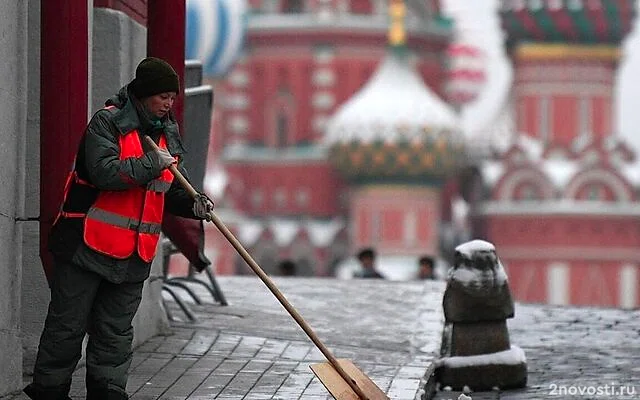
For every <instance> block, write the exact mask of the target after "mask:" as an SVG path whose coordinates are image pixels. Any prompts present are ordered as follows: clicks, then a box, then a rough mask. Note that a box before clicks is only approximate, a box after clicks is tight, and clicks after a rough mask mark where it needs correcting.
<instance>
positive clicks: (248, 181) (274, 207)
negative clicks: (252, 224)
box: [227, 161, 344, 217]
mask: <svg viewBox="0 0 640 400" xmlns="http://www.w3.org/2000/svg"><path fill="white" fill-rule="evenodd" d="M227 171H228V173H229V176H230V179H231V181H232V182H243V184H242V185H239V184H238V185H233V184H232V186H231V193H230V194H231V196H232V198H233V201H234V204H235V205H236V206H237V207H239V208H240V209H242V210H244V211H245V212H247V213H248V214H249V215H265V214H268V215H281V216H285V215H314V216H319V217H334V216H336V215H341V214H342V213H343V211H344V210H343V205H342V204H341V202H340V196H339V193H340V192H341V191H342V190H343V188H344V184H343V182H342V180H341V179H340V178H339V177H338V175H337V174H336V173H335V172H334V170H333V168H332V167H331V166H330V165H329V164H328V163H327V162H324V161H323V162H308V161H306V162H304V163H302V164H297V166H296V164H292V163H285V164H279V163H271V164H259V165H258V164H254V165H251V164H245V165H239V164H228V165H227ZM278 190H281V191H283V192H284V198H285V201H284V205H283V206H282V207H280V206H279V205H278V204H277V202H276V201H275V196H276V191H278ZM301 191H304V192H306V193H308V200H307V202H306V204H301V203H300V202H299V201H298V200H297V198H298V196H299V193H300V192H301ZM256 192H259V193H261V196H262V201H261V204H256V203H254V202H253V200H252V199H253V196H254V195H255V193H256Z"/></svg>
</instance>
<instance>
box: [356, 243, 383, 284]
mask: <svg viewBox="0 0 640 400" xmlns="http://www.w3.org/2000/svg"><path fill="white" fill-rule="evenodd" d="M358 261H360V266H361V267H362V269H361V271H360V272H359V273H358V274H357V275H356V278H381V279H384V277H383V276H382V275H380V273H378V271H376V268H375V264H376V251H375V250H374V249H372V248H366V249H362V250H360V252H358Z"/></svg>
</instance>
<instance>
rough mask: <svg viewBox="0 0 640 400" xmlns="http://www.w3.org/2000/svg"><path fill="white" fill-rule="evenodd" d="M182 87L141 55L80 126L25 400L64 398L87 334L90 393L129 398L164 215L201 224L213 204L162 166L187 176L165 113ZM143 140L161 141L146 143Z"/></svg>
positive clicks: (92, 399) (52, 243) (95, 398)
mask: <svg viewBox="0 0 640 400" xmlns="http://www.w3.org/2000/svg"><path fill="white" fill-rule="evenodd" d="M179 91H180V87H179V79H178V75H177V74H176V72H175V70H174V69H173V68H172V67H171V66H170V65H169V64H168V63H167V62H165V61H163V60H161V59H157V58H151V57H150V58H146V59H144V60H142V61H141V62H140V64H139V65H138V67H137V68H136V76H135V79H133V80H132V81H131V82H130V83H129V84H128V85H127V86H125V87H124V88H122V89H121V90H120V91H119V93H118V94H117V95H115V96H114V97H112V98H111V99H108V100H107V101H106V103H105V108H103V109H101V110H99V111H98V112H96V113H95V114H94V115H93V118H92V119H91V121H90V122H89V124H88V126H87V128H86V131H85V133H84V135H83V137H82V139H81V142H80V146H79V149H78V152H77V155H76V160H75V165H74V168H73V172H72V173H71V175H70V178H69V181H68V182H67V185H66V188H65V200H64V204H63V206H62V208H61V212H60V215H59V216H58V218H57V220H56V222H55V223H54V225H53V227H52V230H51V235H50V238H49V250H50V251H51V252H52V254H53V256H54V273H53V279H52V281H51V302H50V304H49V311H48V314H47V318H46V321H45V326H44V329H43V332H42V335H41V338H40V345H39V347H38V355H37V358H36V364H35V368H34V374H33V382H32V383H31V384H29V385H28V386H27V387H26V388H25V389H24V392H25V393H26V394H27V395H28V396H29V397H30V398H31V399H34V400H43V399H46V400H58V399H68V398H69V397H68V394H69V390H70V387H71V377H72V374H73V371H74V369H75V367H76V364H77V362H78V360H79V359H80V357H81V348H82V342H83V339H84V337H85V334H87V333H88V335H89V340H88V344H87V349H86V370H87V371H86V389H87V399H88V400H100V399H108V400H120V399H128V395H127V393H126V385H127V379H128V369H129V366H130V364H131V357H132V351H131V343H132V340H133V328H132V325H131V323H132V319H133V316H134V315H135V313H136V311H137V309H138V306H139V304H140V300H141V297H142V286H143V282H144V281H145V280H146V279H147V278H148V277H149V271H150V265H151V260H152V259H153V256H154V254H155V245H156V243H157V239H158V237H159V233H160V228H159V226H160V224H161V221H162V215H163V212H169V213H172V214H174V215H178V216H182V217H187V218H192V219H201V220H202V219H210V218H211V214H210V212H211V210H212V209H213V203H212V202H211V201H210V200H209V199H208V198H207V197H206V196H205V195H203V194H201V195H199V196H198V197H197V199H196V200H195V201H194V200H193V199H192V198H190V197H189V195H188V194H187V193H186V191H185V190H184V189H183V188H182V187H181V186H180V185H179V183H178V182H177V180H172V177H173V175H171V174H170V173H169V172H168V170H167V168H168V167H169V166H170V165H172V164H177V168H178V169H179V170H180V171H181V172H182V173H183V174H185V175H186V171H185V169H184V167H183V165H182V154H183V153H184V148H183V146H182V143H181V140H180V135H179V133H178V125H177V123H176V121H175V119H174V118H173V115H172V113H171V107H172V105H173V102H174V100H175V98H176V96H177V95H178V93H179ZM145 136H149V137H150V138H152V139H153V140H154V141H155V142H156V144H158V145H159V146H160V147H159V148H157V149H154V148H152V147H151V146H149V145H148V144H147V143H145V140H144V137H145ZM125 144H126V146H125ZM125 147H126V148H125ZM131 154H134V155H133V156H132V155H131ZM135 154H138V155H135ZM125 155H127V156H126V157H125ZM132 199H133V200H135V201H133V200H132ZM139 200H140V201H139ZM129 203H130V204H129ZM114 210H115V211H117V212H114ZM122 213H125V214H126V213H132V214H133V215H130V216H129V218H127V215H124V216H123V215H120V214H122ZM138 214H139V217H138V216H137V215H138ZM91 218H94V220H92V219H91ZM96 221H97V222H96ZM113 236H115V238H114V237H113ZM107 242H109V243H107ZM129 244H130V246H129ZM127 246H128V247H127ZM129 247H130V248H131V250H130V249H129Z"/></svg>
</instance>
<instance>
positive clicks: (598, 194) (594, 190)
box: [587, 185, 604, 201]
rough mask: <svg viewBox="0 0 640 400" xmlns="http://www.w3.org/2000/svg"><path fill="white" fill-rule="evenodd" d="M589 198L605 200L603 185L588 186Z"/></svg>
mask: <svg viewBox="0 0 640 400" xmlns="http://www.w3.org/2000/svg"><path fill="white" fill-rule="evenodd" d="M587 200H591V201H597V200H604V194H603V190H602V186H600V185H590V186H589V187H588V188H587Z"/></svg>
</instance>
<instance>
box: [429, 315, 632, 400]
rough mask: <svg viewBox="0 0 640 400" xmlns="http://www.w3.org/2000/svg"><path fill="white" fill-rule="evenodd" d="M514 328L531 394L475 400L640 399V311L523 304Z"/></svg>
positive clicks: (443, 395)
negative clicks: (522, 354)
mask: <svg viewBox="0 0 640 400" xmlns="http://www.w3.org/2000/svg"><path fill="white" fill-rule="evenodd" d="M508 325H509V333H510V336H511V343H512V344H515V345H517V346H519V347H521V348H522V349H523V350H524V351H525V354H526V356H527V366H528V370H529V373H528V385H527V388H526V389H522V390H513V391H505V392H497V391H496V392H488V393H469V394H468V395H469V396H470V397H471V398H472V399H473V400H480V399H482V400H487V399H504V400H507V399H508V400H534V399H535V400H542V399H580V400H582V399H640V310H636V311H623V310H616V309H596V308H575V307H573V308H569V307H554V306H543V305H520V304H517V305H516V315H515V318H514V319H511V320H509V322H508ZM614 390H615V392H614ZM630 392H631V394H630ZM634 392H635V393H634ZM458 395H459V392H444V391H441V392H438V393H437V395H436V396H435V399H436V400H449V399H457V398H458Z"/></svg>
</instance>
